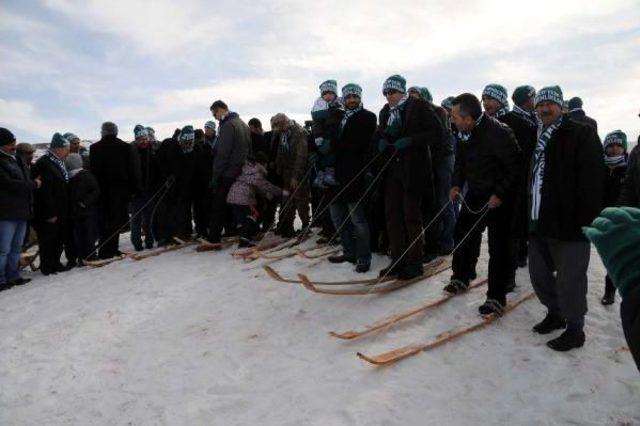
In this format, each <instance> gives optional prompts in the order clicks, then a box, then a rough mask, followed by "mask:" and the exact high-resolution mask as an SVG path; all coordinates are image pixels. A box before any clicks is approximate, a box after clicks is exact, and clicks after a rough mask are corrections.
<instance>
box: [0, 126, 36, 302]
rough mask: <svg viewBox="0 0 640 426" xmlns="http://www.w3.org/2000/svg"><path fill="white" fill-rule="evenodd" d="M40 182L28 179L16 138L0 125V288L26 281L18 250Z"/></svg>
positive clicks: (27, 171)
mask: <svg viewBox="0 0 640 426" xmlns="http://www.w3.org/2000/svg"><path fill="white" fill-rule="evenodd" d="M40 184H41V181H40V180H39V179H38V180H36V181H32V180H31V176H30V174H29V168H28V167H27V166H26V165H25V164H24V163H23V162H22V159H21V158H20V157H19V156H17V155H16V138H15V137H14V136H13V133H11V132H10V131H9V130H8V129H5V128H4V127H0V206H2V208H1V209H0V291H2V290H6V289H8V288H10V287H13V286H14V285H22V284H26V283H28V282H29V281H30V280H29V279H28V278H22V277H20V267H19V263H20V253H21V252H22V242H23V241H24V237H25V234H26V232H27V220H29V219H30V218H31V214H32V211H33V208H32V201H33V190H34V189H35V188H36V187H38V186H39V185H40Z"/></svg>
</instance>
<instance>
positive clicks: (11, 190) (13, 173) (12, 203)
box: [0, 152, 36, 220]
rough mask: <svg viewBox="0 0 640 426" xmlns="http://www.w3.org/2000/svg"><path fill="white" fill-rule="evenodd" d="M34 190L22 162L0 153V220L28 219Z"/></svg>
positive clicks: (34, 186)
mask: <svg viewBox="0 0 640 426" xmlns="http://www.w3.org/2000/svg"><path fill="white" fill-rule="evenodd" d="M35 188H36V184H35V183H34V182H33V181H32V180H31V176H30V173H29V168H28V167H26V166H25V165H24V163H23V162H22V160H21V159H20V158H19V157H17V156H16V157H15V158H13V157H11V156H9V155H7V154H4V153H2V152H0V220H28V219H30V218H31V216H32V214H33V190H34V189H35Z"/></svg>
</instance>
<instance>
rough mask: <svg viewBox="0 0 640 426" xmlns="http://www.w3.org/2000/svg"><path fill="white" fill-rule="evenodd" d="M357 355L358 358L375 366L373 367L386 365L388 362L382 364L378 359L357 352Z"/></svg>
mask: <svg viewBox="0 0 640 426" xmlns="http://www.w3.org/2000/svg"><path fill="white" fill-rule="evenodd" d="M356 355H357V356H358V358H360V359H362V360H364V361H367V362H368V363H369V364H373V365H384V364H386V362H381V361H379V360H377V359H376V357H370V356H368V355H365V354H363V353H362V352H356Z"/></svg>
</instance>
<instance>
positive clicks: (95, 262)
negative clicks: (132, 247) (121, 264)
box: [82, 253, 131, 268]
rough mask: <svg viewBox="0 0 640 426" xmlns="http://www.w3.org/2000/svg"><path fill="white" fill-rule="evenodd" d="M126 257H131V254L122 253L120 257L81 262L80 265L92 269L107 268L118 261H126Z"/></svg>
mask: <svg viewBox="0 0 640 426" xmlns="http://www.w3.org/2000/svg"><path fill="white" fill-rule="evenodd" d="M128 256H131V254H129V253H124V254H121V255H120V256H115V257H112V258H110V259H98V260H83V261H82V263H83V264H85V265H87V266H90V267H92V268H101V267H103V266H107V265H109V264H111V263H114V262H117V261H119V260H123V259H126V258H127V257H128Z"/></svg>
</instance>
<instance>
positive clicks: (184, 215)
mask: <svg viewBox="0 0 640 426" xmlns="http://www.w3.org/2000/svg"><path fill="white" fill-rule="evenodd" d="M194 139H195V132H194V130H193V126H184V127H183V128H182V130H181V131H180V134H179V135H178V136H177V138H176V139H173V138H172V139H165V140H164V141H163V142H162V145H161V146H160V149H159V150H158V169H159V175H160V181H162V182H166V185H167V187H168V189H167V193H166V195H165V196H164V197H163V199H162V202H161V203H160V206H159V207H158V240H159V244H160V245H167V244H173V243H174V237H179V238H189V237H190V235H189V234H190V230H191V199H192V190H193V179H194V176H195V158H194V152H193V145H194Z"/></svg>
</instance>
